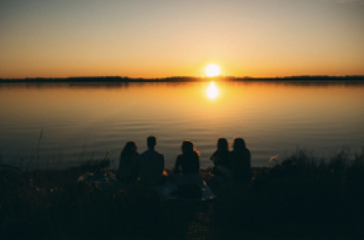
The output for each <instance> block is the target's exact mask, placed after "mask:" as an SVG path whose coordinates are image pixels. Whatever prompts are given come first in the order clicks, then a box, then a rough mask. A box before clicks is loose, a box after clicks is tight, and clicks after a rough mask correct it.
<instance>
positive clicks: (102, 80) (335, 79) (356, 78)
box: [0, 76, 364, 83]
mask: <svg viewBox="0 0 364 240" xmlns="http://www.w3.org/2000/svg"><path fill="white" fill-rule="evenodd" d="M210 81H216V82H363V81H364V76H291V77H275V78H253V77H226V76H225V77H167V78H130V77H117V76H116V77H69V78H22V79H1V78H0V83H107V82H110V83H112V82H114V83H124V82H125V83H129V82H130V83H132V82H136V83H148V82H210Z"/></svg>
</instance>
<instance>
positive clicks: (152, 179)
mask: <svg viewBox="0 0 364 240" xmlns="http://www.w3.org/2000/svg"><path fill="white" fill-rule="evenodd" d="M156 144H157V139H156V138H155V137H154V136H149V137H148V138H147V146H148V150H146V151H145V152H143V153H142V154H140V156H139V164H140V180H141V181H142V182H143V183H145V184H148V185H158V184H159V183H160V182H161V180H162V175H163V170H164V156H163V154H160V153H159V152H157V151H156V150H154V148H155V145H156Z"/></svg>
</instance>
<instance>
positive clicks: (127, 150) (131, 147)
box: [121, 141, 137, 155]
mask: <svg viewBox="0 0 364 240" xmlns="http://www.w3.org/2000/svg"><path fill="white" fill-rule="evenodd" d="M135 152H137V145H136V143H135V142H134V141H129V142H127V143H126V145H125V147H124V149H123V151H122V152H121V154H122V155H127V154H133V153H135Z"/></svg>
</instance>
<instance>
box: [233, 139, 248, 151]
mask: <svg viewBox="0 0 364 240" xmlns="http://www.w3.org/2000/svg"><path fill="white" fill-rule="evenodd" d="M245 148H246V146H245V141H244V139H242V138H240V137H236V138H234V151H235V150H242V149H245Z"/></svg>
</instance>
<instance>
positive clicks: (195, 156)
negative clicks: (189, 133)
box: [175, 140, 200, 175]
mask: <svg viewBox="0 0 364 240" xmlns="http://www.w3.org/2000/svg"><path fill="white" fill-rule="evenodd" d="M181 149H182V153H181V154H180V155H179V156H178V157H177V160H176V165H175V173H182V174H183V175H185V174H199V173H200V154H199V152H197V151H196V150H195V147H194V144H193V142H192V141H189V140H186V141H183V143H182V146H181Z"/></svg>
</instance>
